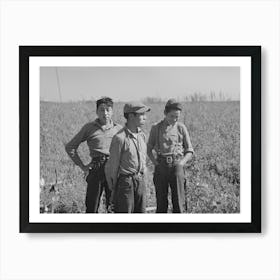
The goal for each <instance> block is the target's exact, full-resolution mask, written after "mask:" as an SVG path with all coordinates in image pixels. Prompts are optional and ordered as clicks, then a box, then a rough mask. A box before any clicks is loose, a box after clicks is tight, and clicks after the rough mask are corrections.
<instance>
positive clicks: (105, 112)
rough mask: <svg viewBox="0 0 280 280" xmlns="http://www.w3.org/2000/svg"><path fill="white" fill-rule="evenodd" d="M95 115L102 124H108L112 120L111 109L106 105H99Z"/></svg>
mask: <svg viewBox="0 0 280 280" xmlns="http://www.w3.org/2000/svg"><path fill="white" fill-rule="evenodd" d="M96 114H97V116H98V118H99V120H100V122H101V123H102V124H106V123H109V122H110V121H111V120H112V115H113V108H112V107H111V106H108V105H107V104H104V103H103V104H100V105H99V106H98V108H97V111H96Z"/></svg>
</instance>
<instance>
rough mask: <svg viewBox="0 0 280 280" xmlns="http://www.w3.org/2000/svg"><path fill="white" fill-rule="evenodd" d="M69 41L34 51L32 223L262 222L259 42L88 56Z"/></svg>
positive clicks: (231, 228)
mask: <svg viewBox="0 0 280 280" xmlns="http://www.w3.org/2000/svg"><path fill="white" fill-rule="evenodd" d="M21 48H22V54H24V52H25V51H26V50H27V51H28V47H24V46H23V47H21ZM69 48H70V47H68V50H69ZM81 48H83V47H81ZM63 49H64V50H66V52H65V56H64V55H60V53H61V51H62V50H63ZM63 49H62V48H61V49H59V47H45V49H43V52H42V55H41V56H38V52H39V53H40V47H37V48H36V47H33V51H35V52H36V51H37V56H36V57H35V56H32V47H31V48H30V49H29V51H30V55H31V56H30V59H29V71H30V72H29V81H30V93H29V94H30V95H29V98H30V105H31V106H30V107H29V110H30V116H29V117H30V127H29V129H31V130H32V129H38V127H39V136H40V137H39V138H37V137H31V138H29V141H30V149H31V150H30V152H31V157H30V163H31V165H30V168H31V173H30V174H32V178H30V182H31V184H30V187H29V195H30V196H29V206H28V208H29V209H28V210H29V218H30V222H32V223H41V224H44V223H56V225H57V224H59V223H60V224H61V225H63V223H77V224H79V223H84V224H88V225H89V224H94V223H100V224H102V226H105V225H106V224H108V225H110V224H118V225H119V228H118V229H117V228H116V227H115V228H114V229H115V230H117V231H118V230H121V231H126V230H127V225H129V224H132V223H133V224H138V225H137V230H139V228H140V226H141V225H142V227H143V228H142V229H141V230H140V231H146V230H147V231H149V229H145V227H144V225H143V223H144V224H146V225H148V227H149V226H151V225H154V228H153V229H152V230H155V228H156V226H157V225H159V224H161V225H164V227H163V228H164V229H162V228H161V229H160V228H158V229H157V230H163V231H165V230H168V229H167V228H165V227H167V226H168V225H169V224H170V223H172V225H175V224H177V225H178V224H179V225H180V226H186V225H187V228H185V229H184V230H185V231H188V230H190V229H189V228H188V225H191V224H192V223H194V224H196V226H199V225H202V226H203V224H204V226H206V224H207V225H209V224H211V226H210V227H211V228H210V229H208V230H209V231H211V230H213V231H216V230H225V231H227V230H228V231H235V230H237V231H238V230H242V229H240V228H239V227H238V226H237V227H236V228H234V224H241V228H242V226H246V225H248V224H252V215H253V213H252V209H253V210H254V211H258V207H260V205H257V204H256V205H255V207H257V208H254V207H253V208H251V206H252V199H251V198H252V196H253V192H252V190H253V188H252V182H251V176H250V175H251V170H252V172H253V171H254V172H255V170H253V169H252V168H251V156H254V155H255V156H256V158H257V157H258V153H259V152H260V151H259V150H258V148H259V147H258V146H257V144H256V146H255V149H253V147H251V140H253V139H251V131H252V133H253V130H254V128H251V115H250V114H251V109H253V108H251V102H253V100H256V101H258V99H257V98H258V92H257V90H260V89H258V88H257V87H256V93H254V94H255V95H256V96H255V97H254V95H253V93H252V92H251V91H252V88H251V86H254V83H255V84H256V85H257V81H253V78H252V72H251V71H252V70H253V71H254V72H257V65H256V66H254V67H255V68H256V69H255V68H254V67H252V68H251V63H252V62H251V56H250V52H251V54H252V55H256V56H258V55H260V48H258V47H251V49H250V47H248V48H246V47H244V48H242V47H240V48H239V49H238V48H237V47H236V48H234V47H232V48H231V49H227V50H226V51H227V52H226V53H228V55H225V54H223V48H222V47H220V49H219V48H218V47H216V48H215V47H212V49H211V47H209V48H207V47H205V48H204V49H203V47H201V49H200V51H203V50H204V52H205V53H204V56H198V55H195V53H196V49H195V48H194V47H193V48H191V49H190V48H188V47H185V48H181V49H180V51H181V53H182V55H178V53H176V51H178V49H176V47H174V48H172V47H170V48H167V49H164V48H162V47H158V48H156V47H154V48H150V49H149V48H148V47H146V48H145V47H138V48H137V47H131V48H129V47H128V48H125V47H123V48H122V47H118V48H117V47H115V48H114V47H111V48H107V53H108V55H107V56H106V55H104V54H102V55H101V54H100V55H98V50H97V54H96V53H95V51H96V48H94V47H93V48H92V49H89V48H87V51H89V52H90V51H92V52H93V55H92V56H90V57H89V56H84V54H83V53H82V52H81V51H82V50H83V49H80V50H79V49H77V54H78V55H77V56H75V55H72V56H67V47H65V48H63ZM105 49H106V48H105ZM225 49H226V48H225ZM56 50H59V52H58V53H55V51H56ZM74 50H75V48H74ZM101 50H102V48H101ZM120 50H121V53H122V54H124V55H115V53H114V51H115V52H116V51H120ZM149 50H151V52H150V53H149ZM219 50H220V52H221V53H220V56H218V55H217V53H218V51H219ZM44 51H45V52H47V53H48V51H49V53H48V56H44ZM72 51H73V49H72ZM99 51H100V48H99ZM126 51H127V54H126V53H125V52H126ZM155 51H159V52H160V51H162V52H163V53H164V55H163V56H158V54H157V53H156V52H155ZM207 51H208V53H209V55H208V56H207ZM242 51H243V52H244V53H242ZM70 52H71V51H70ZM131 52H132V53H133V55H131ZM231 52H232V53H233V54H234V55H232V56H231V55H230V54H231ZM74 53H75V51H74ZM105 53H106V52H105ZM212 53H215V57H214V56H213V55H212ZM246 53H248V55H247V56H246V55H245V54H246ZM52 54H55V55H54V56H52ZM154 54H155V55H154ZM66 56H67V57H66ZM257 58H258V57H257ZM258 74H259V73H257V75H258ZM251 82H252V83H251ZM254 87H255V86H254ZM38 89H39V94H37V95H36V92H37V91H38ZM241 97H242V98H241ZM38 103H39V104H40V105H39V107H38ZM256 103H257V102H256ZM252 104H253V103H252ZM256 109H257V108H256ZM254 112H255V113H256V114H258V112H257V111H254ZM240 116H242V118H241V117H240ZM255 125H256V126H258V123H256V124H255ZM255 140H257V139H255ZM35 147H36V148H38V150H37V149H36V148H35ZM251 149H252V150H251ZM38 156H39V157H38ZM241 168H242V170H241ZM36 173H37V174H36ZM33 175H34V176H33ZM35 185H36V187H35ZM22 188H23V186H22ZM257 191H258V187H257V186H256V187H255V195H256V192H257ZM257 203H258V201H257ZM23 208H24V207H22V208H21V209H22V211H25V210H24V209H23ZM255 213H256V212H255ZM67 214H71V215H67ZM124 214H133V215H124ZM257 222H259V221H257ZM154 223H156V224H154ZM222 223H223V224H225V223H227V224H228V226H229V228H228V229H226V227H225V228H224V229H222ZM217 224H218V226H217V228H216V229H215V225H217ZM64 225H65V224H64ZM122 225H125V226H124V227H122ZM77 228H78V227H77ZM195 228H196V227H194V228H193V230H195ZM218 228H219V229H218ZM114 229H113V231H114ZM46 230H48V229H46ZM80 230H83V229H82V228H80ZM87 230H88V229H87ZM128 230H129V229H128ZM130 230H131V229H130ZM137 230H136V231H137ZM169 230H170V229H169ZM169 230H168V231H169ZM196 230H197V229H196ZM199 230H203V229H199ZM243 230H245V229H243ZM251 230H253V231H255V230H259V227H258V226H257V227H256V228H255V227H253V229H251ZM78 231H79V229H78ZM104 231H106V230H104ZM109 231H110V230H109ZM132 231H133V230H132ZM171 231H176V229H175V228H174V229H173V230H171ZM179 231H180V230H179Z"/></svg>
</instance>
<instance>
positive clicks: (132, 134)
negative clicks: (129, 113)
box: [125, 125, 142, 138]
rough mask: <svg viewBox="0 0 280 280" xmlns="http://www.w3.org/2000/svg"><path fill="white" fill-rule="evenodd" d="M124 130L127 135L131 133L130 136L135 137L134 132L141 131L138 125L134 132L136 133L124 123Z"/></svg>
mask: <svg viewBox="0 0 280 280" xmlns="http://www.w3.org/2000/svg"><path fill="white" fill-rule="evenodd" d="M125 130H126V131H127V132H128V134H129V135H131V136H132V137H134V138H135V134H136V133H139V132H141V131H142V130H141V128H140V127H137V132H136V133H133V132H132V131H131V130H130V129H129V128H128V127H127V126H126V125H125Z"/></svg>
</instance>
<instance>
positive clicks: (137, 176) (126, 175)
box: [119, 171, 144, 178]
mask: <svg viewBox="0 0 280 280" xmlns="http://www.w3.org/2000/svg"><path fill="white" fill-rule="evenodd" d="M143 176H144V172H143V171H141V172H138V173H129V174H123V173H120V174H119V177H135V178H141V177H143Z"/></svg>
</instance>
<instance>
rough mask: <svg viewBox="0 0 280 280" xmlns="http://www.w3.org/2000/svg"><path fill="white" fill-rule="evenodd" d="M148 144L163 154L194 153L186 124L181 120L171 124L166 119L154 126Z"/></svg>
mask: <svg viewBox="0 0 280 280" xmlns="http://www.w3.org/2000/svg"><path fill="white" fill-rule="evenodd" d="M148 146H149V147H150V148H151V149H154V150H155V151H156V152H157V153H159V154H162V155H168V154H175V155H185V154H186V153H187V152H192V153H193V147H192V144H191V140H190V136H189V133H188V130H187V128H186V126H185V125H184V124H183V123H181V122H176V123H175V124H174V125H170V124H169V123H168V122H167V121H166V119H164V120H162V121H160V122H159V123H157V124H155V125H153V126H152V128H151V132H150V137H149V141H148Z"/></svg>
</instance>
